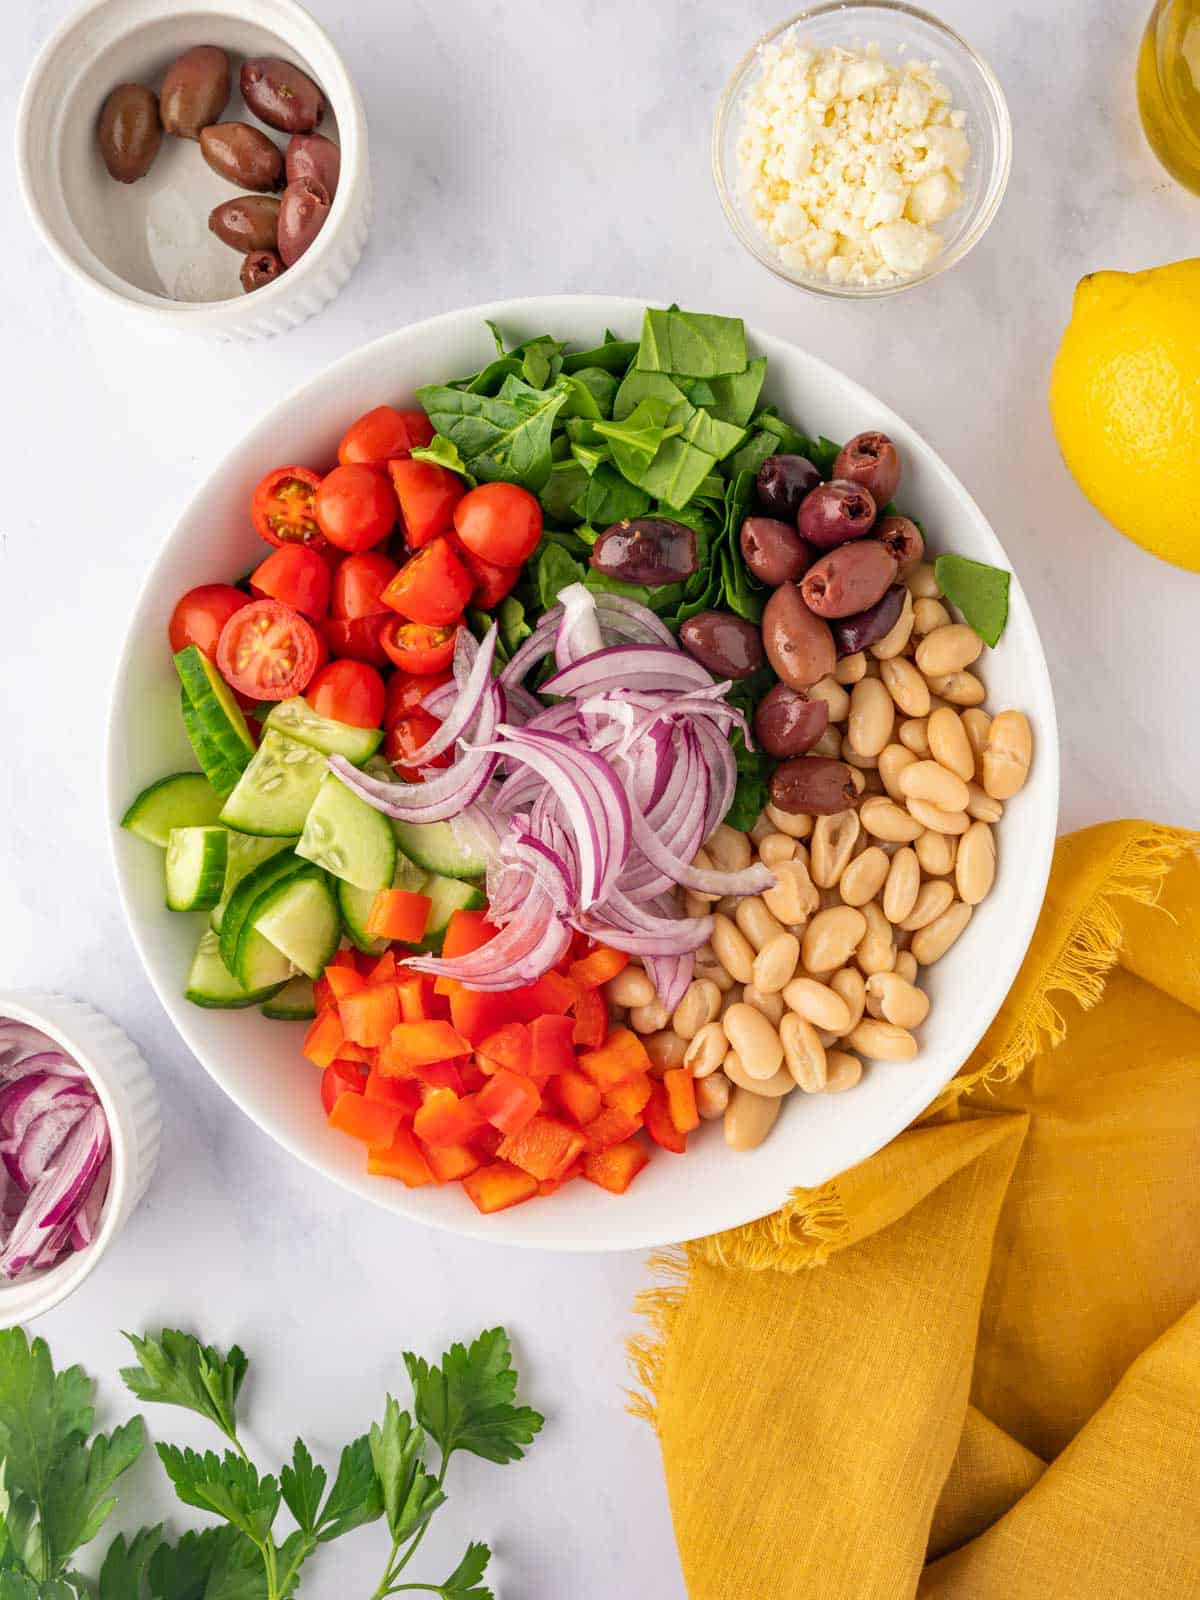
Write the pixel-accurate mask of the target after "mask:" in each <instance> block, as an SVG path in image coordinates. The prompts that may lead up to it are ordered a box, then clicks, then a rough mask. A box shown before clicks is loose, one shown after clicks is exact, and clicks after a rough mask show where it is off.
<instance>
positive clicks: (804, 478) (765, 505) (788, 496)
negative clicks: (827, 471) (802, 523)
mask: <svg viewBox="0 0 1200 1600" xmlns="http://www.w3.org/2000/svg"><path fill="white" fill-rule="evenodd" d="M820 481H821V474H820V473H819V472H818V471H817V469H816V467H814V466H813V464H812V462H811V461H810V460H809V459H808V457H807V456H787V455H780V456H768V457H767V459H766V460H765V461H764V462H763V464H762V466H761V467H759V469H758V479H757V482H756V484H755V491H756V493H757V495H758V503H759V505H760V506H761V508H762V509H763V510H764V511H765V512H766V513H767V515H768V516H769V517H782V518H783V519H784V521H786V522H795V520H796V513H797V511H799V509H800V502H801V501H802V500H803V499H804V496H805V495H806V494H810V493H811V492H812V490H813V489H815V488H816V486H817V485H818V484H819V483H820Z"/></svg>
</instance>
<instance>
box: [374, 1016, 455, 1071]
mask: <svg viewBox="0 0 1200 1600" xmlns="http://www.w3.org/2000/svg"><path fill="white" fill-rule="evenodd" d="M388 1049H389V1050H390V1052H391V1058H392V1059H393V1060H395V1061H401V1062H405V1063H407V1065H408V1066H410V1067H413V1068H414V1069H415V1068H417V1067H423V1066H427V1065H428V1064H429V1063H430V1062H433V1061H453V1060H454V1059H455V1057H456V1056H469V1055H470V1054H471V1045H470V1042H469V1041H468V1040H467V1039H464V1038H463V1036H462V1034H461V1033H459V1032H458V1030H457V1029H456V1028H452V1027H451V1025H450V1024H449V1023H448V1022H398V1023H397V1024H396V1025H395V1027H394V1028H393V1029H392V1031H391V1035H390V1036H389V1039H388ZM380 1066H381V1067H383V1063H382V1061H381V1062H380ZM384 1070H385V1071H386V1070H387V1068H386V1067H385V1068H384Z"/></svg>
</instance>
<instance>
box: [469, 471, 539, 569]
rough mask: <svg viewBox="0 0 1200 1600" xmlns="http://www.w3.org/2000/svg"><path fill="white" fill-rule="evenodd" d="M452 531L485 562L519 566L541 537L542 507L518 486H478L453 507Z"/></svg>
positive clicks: (526, 491)
mask: <svg viewBox="0 0 1200 1600" xmlns="http://www.w3.org/2000/svg"><path fill="white" fill-rule="evenodd" d="M454 531H455V532H456V533H457V534H458V537H459V538H460V539H461V540H462V542H463V543H464V544H465V545H466V547H467V549H468V550H470V551H471V552H472V553H473V554H474V555H477V556H480V557H481V558H482V559H483V560H484V561H491V562H494V563H495V564H496V565H497V566H501V567H519V566H520V565H521V563H522V562H523V561H528V560H529V557H530V556H531V555H532V554H533V552H534V550H535V548H536V547H537V542H538V540H539V539H540V538H541V537H542V508H541V506H540V505H539V504H538V501H537V498H536V497H535V496H534V495H531V494H530V492H529V490H528V489H522V488H521V486H520V485H519V484H516V483H481V484H480V485H479V487H478V489H472V490H471V492H470V493H469V494H466V495H464V496H463V498H462V499H461V500H460V501H459V502H458V504H457V505H456V506H455V508H454Z"/></svg>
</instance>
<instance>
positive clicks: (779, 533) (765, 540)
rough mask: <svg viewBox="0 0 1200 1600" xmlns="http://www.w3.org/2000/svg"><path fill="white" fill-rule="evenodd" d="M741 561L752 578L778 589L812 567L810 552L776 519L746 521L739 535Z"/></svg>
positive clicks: (792, 527) (793, 531) (787, 524)
mask: <svg viewBox="0 0 1200 1600" xmlns="http://www.w3.org/2000/svg"><path fill="white" fill-rule="evenodd" d="M740 539H741V546H742V559H743V560H744V561H745V563H746V565H747V566H748V567H749V568H750V571H751V572H752V573H753V574H754V576H755V577H756V578H760V579H761V580H762V582H763V583H769V584H770V586H771V588H772V589H778V587H779V585H780V584H781V583H791V582H793V580H794V579H796V578H798V577H799V576H800V575H801V573H803V572H807V571H808V569H809V567H810V566H811V565H812V558H813V556H812V551H811V550H810V549H809V548H808V546H807V545H806V544H805V542H804V540H803V539H802V538H801V537H800V535H799V534H798V533H797V532H796V529H795V525H794V524H793V523H790V522H780V521H779V520H778V519H777V518H776V517H747V518H746V520H745V522H743V523H742V531H741V535H740Z"/></svg>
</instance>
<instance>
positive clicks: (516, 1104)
mask: <svg viewBox="0 0 1200 1600" xmlns="http://www.w3.org/2000/svg"><path fill="white" fill-rule="evenodd" d="M476 1103H477V1104H478V1106H479V1111H480V1114H481V1115H482V1116H484V1117H486V1118H487V1120H488V1121H489V1122H490V1123H491V1124H492V1126H493V1128H499V1129H500V1132H501V1133H519V1132H520V1131H521V1129H522V1128H523V1127H524V1126H525V1124H526V1123H527V1122H529V1121H530V1120H531V1119H532V1118H533V1117H534V1116H536V1115H537V1113H538V1111H539V1110H540V1109H541V1105H542V1097H541V1095H540V1093H539V1092H538V1088H537V1085H536V1084H535V1083H533V1082H532V1080H531V1079H529V1078H526V1077H525V1076H524V1075H523V1074H522V1073H519V1072H510V1071H509V1069H508V1068H507V1067H500V1068H498V1069H497V1070H496V1071H495V1072H494V1073H493V1074H492V1076H491V1077H490V1078H489V1079H488V1081H487V1082H486V1083H485V1084H484V1086H483V1088H482V1089H481V1090H480V1091H479V1098H478V1101H477V1102H476Z"/></svg>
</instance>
